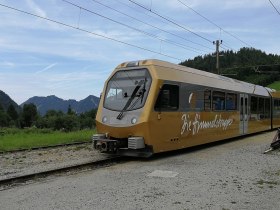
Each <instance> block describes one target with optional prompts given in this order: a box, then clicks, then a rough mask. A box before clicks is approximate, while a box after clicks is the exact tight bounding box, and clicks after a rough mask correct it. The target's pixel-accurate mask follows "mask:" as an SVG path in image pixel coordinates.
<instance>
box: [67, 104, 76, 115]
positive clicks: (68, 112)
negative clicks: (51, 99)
mask: <svg viewBox="0 0 280 210" xmlns="http://www.w3.org/2000/svg"><path fill="white" fill-rule="evenodd" d="M67 114H68V115H74V114H75V112H74V111H73V110H72V107H71V105H70V104H69V105H68V109H67Z"/></svg>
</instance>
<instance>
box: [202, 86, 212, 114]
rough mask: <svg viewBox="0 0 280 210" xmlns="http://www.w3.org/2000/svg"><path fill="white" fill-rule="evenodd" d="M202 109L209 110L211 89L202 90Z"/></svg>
mask: <svg viewBox="0 0 280 210" xmlns="http://www.w3.org/2000/svg"><path fill="white" fill-rule="evenodd" d="M204 110H205V111H209V110H211V90H205V91H204Z"/></svg>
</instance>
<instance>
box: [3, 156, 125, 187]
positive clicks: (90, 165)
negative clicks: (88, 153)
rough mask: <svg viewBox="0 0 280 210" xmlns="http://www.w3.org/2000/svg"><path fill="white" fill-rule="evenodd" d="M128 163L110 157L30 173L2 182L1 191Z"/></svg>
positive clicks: (118, 158) (121, 159) (123, 158)
mask: <svg viewBox="0 0 280 210" xmlns="http://www.w3.org/2000/svg"><path fill="white" fill-rule="evenodd" d="M125 161H127V158H125V157H122V156H114V157H109V158H106V159H102V160H97V161H90V162H86V163H82V164H76V165H70V166H66V167H60V168H56V169H51V170H46V171H40V172H35V173H30V174H26V175H20V176H15V177H10V178H6V179H1V180H0V191H2V190H5V189H8V188H11V187H13V186H14V185H18V184H24V183H26V182H27V181H30V180H34V179H40V178H46V177H48V176H51V175H61V174H63V173H69V172H75V171H78V170H80V171H81V170H86V169H87V170H90V169H91V170H93V169H98V168H103V167H109V166H111V165H112V164H114V163H122V162H125Z"/></svg>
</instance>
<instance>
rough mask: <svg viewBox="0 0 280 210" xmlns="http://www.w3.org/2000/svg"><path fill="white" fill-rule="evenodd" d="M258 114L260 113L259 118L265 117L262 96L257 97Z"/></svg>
mask: <svg viewBox="0 0 280 210" xmlns="http://www.w3.org/2000/svg"><path fill="white" fill-rule="evenodd" d="M258 114H259V115H260V119H264V118H265V114H264V98H259V106H258Z"/></svg>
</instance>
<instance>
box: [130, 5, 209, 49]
mask: <svg viewBox="0 0 280 210" xmlns="http://www.w3.org/2000/svg"><path fill="white" fill-rule="evenodd" d="M129 1H130V2H131V3H133V4H135V5H137V6H139V7H141V8H143V9H145V10H147V11H150V12H151V13H153V14H154V15H156V16H158V17H161V18H162V19H164V20H166V21H168V22H170V23H172V24H173V25H176V26H177V27H179V28H181V29H183V30H185V31H187V32H189V33H192V34H193V35H195V36H197V37H199V38H201V39H203V40H205V41H207V42H210V43H211V44H212V41H211V40H210V39H208V38H206V37H204V36H201V35H200V34H198V33H196V32H194V31H192V30H190V29H188V28H186V27H185V26H183V25H181V24H179V23H176V22H175V21H173V20H171V18H169V17H165V16H163V15H161V14H159V13H157V12H155V11H153V10H149V9H148V8H146V7H145V6H143V5H141V4H139V3H137V2H135V1H133V0H129Z"/></svg>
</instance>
